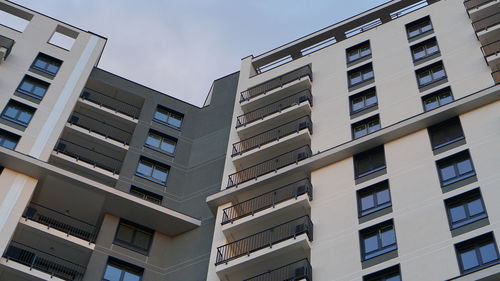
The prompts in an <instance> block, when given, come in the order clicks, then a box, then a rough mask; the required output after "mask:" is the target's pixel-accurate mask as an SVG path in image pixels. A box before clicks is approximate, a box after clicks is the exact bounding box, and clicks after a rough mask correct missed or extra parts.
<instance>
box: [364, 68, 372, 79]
mask: <svg viewBox="0 0 500 281" xmlns="http://www.w3.org/2000/svg"><path fill="white" fill-rule="evenodd" d="M371 78H373V70H371V69H370V70H368V71H367V72H365V73H363V80H368V79H371Z"/></svg>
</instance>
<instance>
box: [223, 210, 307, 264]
mask: <svg viewBox="0 0 500 281" xmlns="http://www.w3.org/2000/svg"><path fill="white" fill-rule="evenodd" d="M304 233H306V234H307V237H308V238H309V241H312V240H313V223H312V221H311V219H310V218H309V216H307V215H306V216H303V217H299V218H296V219H293V220H291V221H288V222H285V223H282V224H279V225H277V226H274V227H272V228H269V229H266V230H264V231H261V232H258V233H255V234H253V235H250V236H248V237H245V238H242V239H239V240H236V241H234V242H231V243H228V244H226V245H224V246H220V247H218V248H217V258H216V262H215V265H219V264H222V263H227V262H228V261H231V260H234V259H237V258H239V257H242V256H245V255H250V253H253V252H255V251H258V250H260V249H263V248H267V247H272V246H273V245H274V244H277V243H279V242H282V241H285V240H288V239H291V238H295V237H297V236H299V235H301V234H304Z"/></svg>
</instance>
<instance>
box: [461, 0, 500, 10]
mask: <svg viewBox="0 0 500 281" xmlns="http://www.w3.org/2000/svg"><path fill="white" fill-rule="evenodd" d="M495 1H496V0H466V1H464V5H465V8H466V9H467V10H470V9H472V8H477V7H479V6H482V5H485V4H488V3H491V2H495Z"/></svg>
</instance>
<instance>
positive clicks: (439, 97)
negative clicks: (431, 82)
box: [422, 87, 454, 111]
mask: <svg viewBox="0 0 500 281" xmlns="http://www.w3.org/2000/svg"><path fill="white" fill-rule="evenodd" d="M453 100H454V99H453V95H452V94H451V89H450V88H449V87H447V88H444V89H442V90H439V91H437V92H434V93H432V94H429V95H427V96H425V97H423V98H422V103H423V105H424V110H425V111H429V110H432V109H434V108H438V107H440V106H443V105H445V104H448V103H450V102H452V101H453Z"/></svg>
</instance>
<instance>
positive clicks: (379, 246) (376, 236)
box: [359, 220, 397, 260]
mask: <svg viewBox="0 0 500 281" xmlns="http://www.w3.org/2000/svg"><path fill="white" fill-rule="evenodd" d="M359 235H360V238H361V250H362V258H363V260H368V259H371V258H374V257H376V256H380V255H382V254H385V253H388V252H391V251H394V250H396V249H397V244H396V233H395V231H394V223H393V222H392V220H389V221H386V222H383V223H380V224H377V225H375V226H372V227H370V228H368V229H364V230H361V231H360V233H359Z"/></svg>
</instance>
